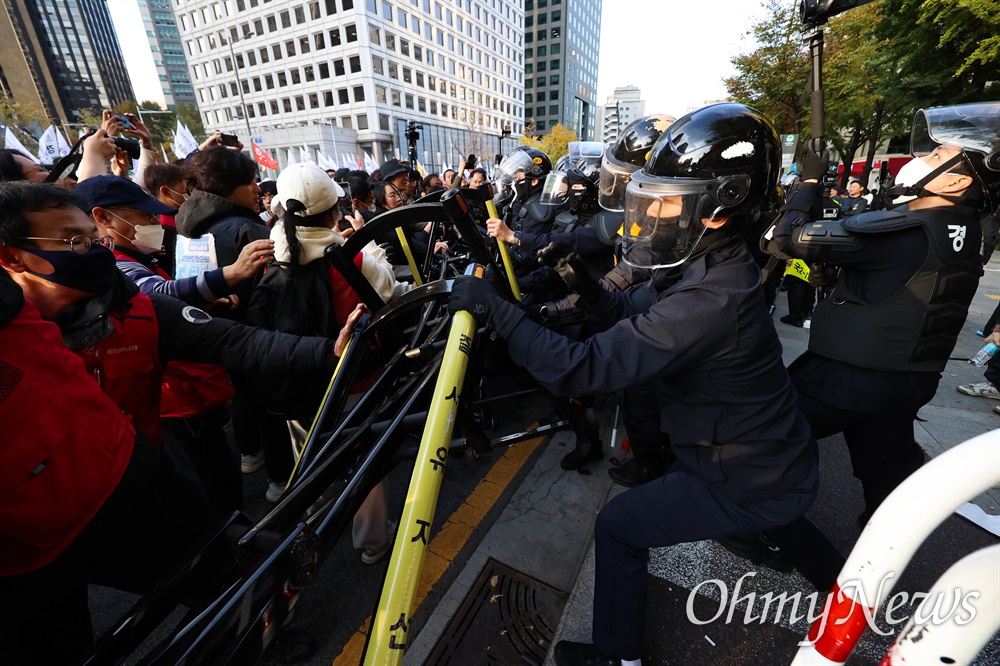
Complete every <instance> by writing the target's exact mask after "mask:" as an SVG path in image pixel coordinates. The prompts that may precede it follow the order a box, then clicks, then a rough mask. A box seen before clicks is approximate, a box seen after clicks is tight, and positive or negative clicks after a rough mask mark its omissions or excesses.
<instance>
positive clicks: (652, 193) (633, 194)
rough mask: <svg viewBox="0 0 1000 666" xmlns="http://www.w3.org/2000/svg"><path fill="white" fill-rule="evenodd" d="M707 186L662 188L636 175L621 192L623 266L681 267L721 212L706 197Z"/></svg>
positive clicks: (690, 184) (686, 183) (681, 184)
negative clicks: (623, 192) (622, 203)
mask: <svg viewBox="0 0 1000 666" xmlns="http://www.w3.org/2000/svg"><path fill="white" fill-rule="evenodd" d="M643 181H645V182H643ZM710 184H711V183H710V182H703V181H695V180H689V181H681V180H675V181H671V182H667V183H664V182H662V180H659V181H658V179H651V178H649V177H645V178H643V177H642V173H641V172H639V173H638V174H636V175H635V177H634V178H633V179H632V180H631V181H630V182H629V184H628V186H627V187H626V196H625V226H624V230H623V234H622V256H623V259H624V260H625V263H627V264H630V265H632V266H636V267H638V268H650V269H655V268H668V267H671V266H678V265H680V264H682V263H684V262H685V261H686V260H687V259H688V258H689V257H690V256H691V254H692V253H693V252H694V250H695V247H696V246H697V245H698V242H699V241H700V240H701V238H702V236H704V235H705V231H706V229H708V225H709V224H710V223H711V222H712V220H713V219H714V218H715V216H716V215H717V214H718V213H719V211H720V210H722V208H721V207H719V206H718V204H716V203H715V202H714V201H713V200H712V198H711V197H709V196H708V195H707V194H706V193H705V191H706V187H707V186H709V185H710Z"/></svg>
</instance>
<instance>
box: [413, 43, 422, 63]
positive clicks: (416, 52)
mask: <svg viewBox="0 0 1000 666" xmlns="http://www.w3.org/2000/svg"><path fill="white" fill-rule="evenodd" d="M413 59H414V60H417V61H423V59H424V49H423V47H421V46H420V45H419V44H414V45H413Z"/></svg>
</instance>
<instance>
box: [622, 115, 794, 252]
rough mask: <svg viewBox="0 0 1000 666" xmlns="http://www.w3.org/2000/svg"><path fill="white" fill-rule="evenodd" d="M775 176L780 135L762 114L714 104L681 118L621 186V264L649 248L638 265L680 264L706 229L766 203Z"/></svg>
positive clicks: (778, 168) (773, 191) (774, 191)
mask: <svg viewBox="0 0 1000 666" xmlns="http://www.w3.org/2000/svg"><path fill="white" fill-rule="evenodd" d="M780 174H781V144H780V142H779V139H778V133H777V132H776V131H775V130H774V127H773V126H772V125H771V123H770V121H768V120H767V118H765V117H764V116H763V114H761V113H760V112H759V111H756V110H754V109H751V108H750V107H748V106H744V105H742V104H732V103H723V104H712V105H710V106H706V107H702V108H700V109H698V110H696V111H693V112H691V113H689V114H688V115H686V116H684V117H682V118H680V119H678V120H677V121H676V122H674V123H673V124H672V125H671V126H670V127H669V128H668V129H667V131H665V132H664V133H663V134H661V135H660V138H659V140H658V141H657V142H656V144H655V145H654V146H653V149H652V151H651V152H650V154H649V158H648V159H647V160H646V164H645V166H644V167H643V168H642V170H640V171H637V172H635V173H634V174H632V179H631V180H630V181H629V184H628V187H627V189H626V197H625V226H624V230H623V231H624V235H623V239H622V250H623V254H624V258H625V261H626V262H630V263H631V262H632V261H635V259H631V260H630V250H632V249H634V248H635V247H636V246H640V245H647V246H649V248H650V249H651V252H649V253H643V254H644V255H651V259H644V260H643V262H642V263H640V264H635V265H640V266H642V267H645V268H659V267H666V266H677V265H679V264H681V263H683V262H684V261H686V260H687V259H688V258H689V257H690V256H691V255H692V253H694V251H695V248H696V246H697V245H698V243H699V241H701V238H702V236H703V235H704V234H705V231H706V230H707V229H709V228H716V227H718V226H721V225H720V224H719V223H720V222H721V221H722V220H723V219H726V218H731V217H734V216H749V215H750V214H751V213H754V212H756V211H758V210H760V209H761V208H763V207H766V206H767V205H769V204H770V203H771V202H772V200H773V199H774V198H775V197H776V196H778V195H777V192H778V177H779V175H780ZM729 226H732V225H729ZM633 256H635V254H633ZM649 261H652V262H653V263H652V264H650V263H649Z"/></svg>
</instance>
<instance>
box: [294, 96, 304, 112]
mask: <svg viewBox="0 0 1000 666" xmlns="http://www.w3.org/2000/svg"><path fill="white" fill-rule="evenodd" d="M295 110H296V111H305V110H306V100H305V98H304V97H302V95H296V96H295Z"/></svg>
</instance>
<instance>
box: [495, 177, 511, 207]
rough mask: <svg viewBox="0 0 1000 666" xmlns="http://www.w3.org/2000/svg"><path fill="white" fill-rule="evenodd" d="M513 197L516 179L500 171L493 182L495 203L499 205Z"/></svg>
mask: <svg viewBox="0 0 1000 666" xmlns="http://www.w3.org/2000/svg"><path fill="white" fill-rule="evenodd" d="M512 196H514V179H513V178H511V177H510V176H505V175H503V174H502V173H500V172H499V171H498V172H497V174H496V180H495V181H494V182H493V201H495V202H498V203H499V202H501V201H506V200H507V199H510V198H511V197H512Z"/></svg>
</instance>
